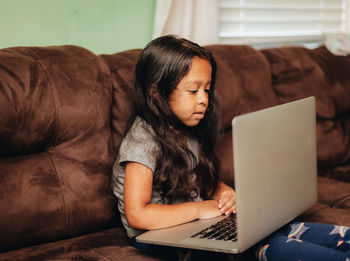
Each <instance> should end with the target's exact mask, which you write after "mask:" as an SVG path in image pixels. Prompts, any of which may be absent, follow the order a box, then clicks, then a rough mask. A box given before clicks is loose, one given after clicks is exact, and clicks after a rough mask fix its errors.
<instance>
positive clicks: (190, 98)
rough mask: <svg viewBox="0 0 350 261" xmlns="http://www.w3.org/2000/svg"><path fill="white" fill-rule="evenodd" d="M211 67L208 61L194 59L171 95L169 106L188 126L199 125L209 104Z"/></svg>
mask: <svg viewBox="0 0 350 261" xmlns="http://www.w3.org/2000/svg"><path fill="white" fill-rule="evenodd" d="M210 85H211V65H210V63H209V62H208V61H207V60H204V59H201V58H198V57H194V58H193V59H192V62H191V66H190V70H189V72H188V73H187V74H186V75H185V76H184V77H183V78H182V79H181V81H180V82H179V84H178V85H177V86H176V88H175V89H174V90H173V91H172V92H171V93H170V96H169V101H168V103H169V106H170V109H171V110H172V111H173V113H174V114H175V115H176V116H177V117H178V119H179V120H180V121H181V122H182V123H183V124H185V125H186V126H189V127H192V126H196V125H198V123H199V122H200V120H201V119H203V117H204V114H205V111H206V109H207V107H208V103H209V91H210Z"/></svg>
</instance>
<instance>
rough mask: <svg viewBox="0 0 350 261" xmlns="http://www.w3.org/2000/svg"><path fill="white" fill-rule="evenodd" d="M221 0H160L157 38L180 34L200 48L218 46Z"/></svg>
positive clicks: (157, 11) (156, 25)
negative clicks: (202, 46) (219, 3)
mask: <svg viewBox="0 0 350 261" xmlns="http://www.w3.org/2000/svg"><path fill="white" fill-rule="evenodd" d="M218 10H219V7H218V0H157V1H156V11H155V21H154V31H153V32H154V33H153V37H154V38H156V37H158V36H162V35H167V34H176V35H178V36H180V37H183V38H186V39H189V40H191V41H194V42H196V43H198V44H200V45H209V44H217V43H218V42H219V37H218V12H219V11H218Z"/></svg>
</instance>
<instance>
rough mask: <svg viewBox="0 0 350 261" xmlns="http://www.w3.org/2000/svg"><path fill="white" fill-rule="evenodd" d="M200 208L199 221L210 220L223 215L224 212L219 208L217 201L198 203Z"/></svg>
mask: <svg viewBox="0 0 350 261" xmlns="http://www.w3.org/2000/svg"><path fill="white" fill-rule="evenodd" d="M196 204H197V208H198V218H199V219H209V218H214V217H218V216H221V215H222V212H221V211H220V209H219V208H218V202H217V201H216V200H205V201H201V202H196Z"/></svg>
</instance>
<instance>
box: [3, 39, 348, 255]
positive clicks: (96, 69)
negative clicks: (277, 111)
mask: <svg viewBox="0 0 350 261" xmlns="http://www.w3.org/2000/svg"><path fill="white" fill-rule="evenodd" d="M208 49H210V50H211V51H212V52H213V55H214V57H215V59H216V61H217V67H218V70H217V85H216V86H217V90H218V92H219V95H220V97H221V104H222V107H223V109H222V111H223V117H222V126H223V131H222V134H221V136H220V138H219V142H218V144H217V147H216V152H217V153H218V155H219V158H220V162H221V163H222V164H221V172H220V175H221V177H222V179H223V180H224V181H225V182H226V183H227V184H229V185H232V186H233V185H234V183H233V167H232V137H231V120H232V118H233V117H234V116H235V115H239V114H242V113H246V112H251V111H255V110H258V109H262V108H266V107H270V106H273V105H277V104H281V103H284V102H288V101H292V100H295V99H299V98H303V97H307V96H310V95H314V96H315V97H316V103H317V160H318V173H319V178H318V182H319V184H318V188H319V192H318V193H319V200H318V204H317V205H316V206H314V207H313V208H312V209H310V210H308V211H307V212H305V213H304V214H303V215H301V216H300V217H298V219H299V220H304V221H313V222H326V223H334V224H339V225H347V226H350V74H349V71H350V58H347V57H340V56H334V55H332V54H331V53H330V52H329V51H328V50H327V49H326V48H325V47H320V48H317V49H314V50H308V49H305V48H300V47H284V48H274V49H265V50H260V51H258V50H255V49H253V48H251V47H249V46H234V45H215V46H208ZM139 53H140V50H129V51H125V52H121V53H116V54H113V55H99V56H97V55H95V54H93V53H91V52H90V51H88V50H86V49H84V48H81V47H78V46H56V47H14V48H5V49H2V50H0V229H1V230H0V231H1V233H0V260H57V259H64V260H159V259H158V258H156V257H154V256H150V255H145V254H142V253H140V252H139V251H138V250H136V249H134V248H133V247H131V246H130V245H129V242H128V239H127V236H126V234H125V232H124V230H123V228H122V227H121V224H120V220H119V213H118V211H117V209H116V199H115V198H114V197H113V196H112V193H111V190H110V176H111V171H112V165H113V161H114V159H115V156H116V152H117V150H118V147H119V144H120V141H121V138H122V135H123V132H124V129H125V125H126V122H127V120H128V118H129V116H130V113H131V110H132V107H133V101H134V90H133V77H134V76H133V73H134V67H135V62H136V59H137V57H138V55H139ZM256 131H259V130H256ZM252 193H253V192H252Z"/></svg>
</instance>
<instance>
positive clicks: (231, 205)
mask: <svg viewBox="0 0 350 261" xmlns="http://www.w3.org/2000/svg"><path fill="white" fill-rule="evenodd" d="M235 203H236V200H235V197H234V196H233V195H226V196H225V197H224V198H223V199H221V200H220V201H219V205H218V207H219V208H220V211H221V213H225V214H226V215H229V214H231V213H234V212H235V210H236V204H235Z"/></svg>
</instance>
